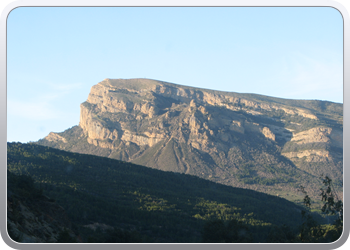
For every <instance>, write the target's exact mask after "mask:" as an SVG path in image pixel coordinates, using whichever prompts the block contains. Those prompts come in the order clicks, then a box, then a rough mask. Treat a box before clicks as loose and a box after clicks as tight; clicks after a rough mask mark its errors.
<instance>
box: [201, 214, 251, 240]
mask: <svg viewBox="0 0 350 250" xmlns="http://www.w3.org/2000/svg"><path fill="white" fill-rule="evenodd" d="M252 240H253V239H252V235H251V233H250V232H249V227H248V225H246V224H243V222H242V221H237V220H235V219H233V220H229V221H226V222H224V221H223V220H219V219H215V220H210V221H208V222H206V223H205V225H204V227H203V231H202V242H205V243H248V242H252Z"/></svg>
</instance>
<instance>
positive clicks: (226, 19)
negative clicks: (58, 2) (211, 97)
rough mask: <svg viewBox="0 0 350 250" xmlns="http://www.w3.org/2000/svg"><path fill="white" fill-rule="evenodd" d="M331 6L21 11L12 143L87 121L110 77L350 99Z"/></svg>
mask: <svg viewBox="0 0 350 250" xmlns="http://www.w3.org/2000/svg"><path fill="white" fill-rule="evenodd" d="M342 22H343V20H342V17H341V14H340V13H339V12H338V11H337V10H336V9H333V8H330V7H284V8H283V7H246V8H244V7H224V8H221V7H213V8H212V7H177V8H174V7H171V8H166V7H146V8H135V7H131V8H126V7H114V8H105V7H96V8H92V7H73V8H69V7H21V8H17V9H15V10H13V11H12V12H11V13H10V14H9V17H8V22H7V141H10V142H12V141H20V142H28V141H37V140H39V139H41V138H43V137H45V136H46V135H47V134H48V133H50V132H51V131H53V132H62V131H64V130H66V129H67V128H69V127H72V126H74V125H78V123H79V112H80V110H79V105H80V103H82V102H84V101H85V100H86V99H87V96H88V94H89V92H90V89H91V87H92V86H93V85H95V84H97V83H98V82H100V81H102V80H103V79H105V78H151V79H156V80H162V81H167V82H172V83H177V84H182V85H188V86H193V87H201V88H208V89H216V90H222V91H231V92H239V93H257V94H262V95H269V96H275V97H281V98H289V99H318V100H327V101H332V102H338V103H342V102H343V23H342Z"/></svg>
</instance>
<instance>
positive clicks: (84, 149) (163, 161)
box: [38, 79, 343, 193]
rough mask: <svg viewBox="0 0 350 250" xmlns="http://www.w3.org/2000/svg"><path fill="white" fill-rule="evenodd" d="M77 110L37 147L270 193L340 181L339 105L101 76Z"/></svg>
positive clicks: (341, 117)
mask: <svg viewBox="0 0 350 250" xmlns="http://www.w3.org/2000/svg"><path fill="white" fill-rule="evenodd" d="M80 109H81V112H80V122H79V126H76V127H73V128H71V129H68V130H66V131H65V132H63V133H50V134H49V135H48V136H47V137H46V138H44V139H43V140H40V141H39V142H38V143H39V144H42V145H48V146H53V147H57V148H60V149H64V150H69V151H74V152H80V153H89V154H96V155H100V156H105V157H111V158H115V159H120V160H124V161H131V162H134V163H137V164H140V165H144V166H148V167H152V168H157V169H161V170H166V171H174V172H181V173H186V174H192V175H197V176H200V177H202V178H206V179H210V180H213V181H216V182H220V183H224V184H227V185H232V186H237V187H245V188H252V189H255V190H260V191H263V192H270V193H272V191H271V190H273V189H277V188H279V189H281V190H285V191H288V190H296V186H297V184H296V183H299V181H298V180H297V178H299V179H300V178H303V180H314V179H315V178H316V179H317V178H318V176H319V175H320V174H322V173H324V174H328V175H330V176H331V177H333V178H335V179H337V180H340V179H341V178H342V175H343V169H342V164H343V158H342V148H343V141H342V138H343V132H342V131H343V126H342V122H343V106H342V104H337V103H331V102H323V101H317V100H312V101H307V100H287V99H280V98H274V97H268V96H262V95H255V94H240V93H233V92H222V91H215V90H208V89H200V88H193V87H188V86H183V85H178V84H173V83H168V82H163V81H156V80H150V79H105V80H103V81H102V82H99V83H98V84H96V85H94V86H93V87H92V88H91V91H90V94H89V96H88V97H87V100H86V102H84V103H82V104H81V106H80ZM269 180H270V181H269ZM286 180H289V181H288V182H294V184H293V186H290V185H286V184H285V181H286ZM264 183H265V184H264ZM266 183H270V184H269V185H266ZM309 183H316V181H309ZM315 185H316V184H315ZM306 186H307V185H306ZM310 188H311V187H310ZM313 188H315V186H314V187H313ZM316 190H318V188H316Z"/></svg>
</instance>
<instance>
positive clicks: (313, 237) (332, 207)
mask: <svg viewBox="0 0 350 250" xmlns="http://www.w3.org/2000/svg"><path fill="white" fill-rule="evenodd" d="M321 179H322V183H323V184H324V186H325V188H321V189H320V190H321V197H322V201H323V202H324V204H323V206H322V212H323V213H325V214H330V215H336V216H337V219H336V220H335V222H334V223H333V225H332V226H331V227H325V226H321V225H319V224H318V223H317V222H316V221H315V220H314V219H313V218H312V216H311V212H310V207H311V199H310V197H309V196H308V195H307V193H306V191H305V189H304V187H303V186H300V189H299V190H300V191H301V192H302V193H303V194H304V195H305V196H304V199H303V203H304V206H305V208H306V210H303V211H302V212H301V215H302V217H303V223H302V225H301V227H300V234H299V237H298V238H299V240H300V241H301V242H333V241H335V240H337V239H338V238H339V237H340V236H341V234H342V231H343V202H342V201H341V200H339V198H338V195H337V193H336V191H335V189H334V187H333V185H332V180H331V179H330V178H329V177H328V176H325V177H324V176H321Z"/></svg>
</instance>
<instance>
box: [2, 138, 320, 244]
mask: <svg viewBox="0 0 350 250" xmlns="http://www.w3.org/2000/svg"><path fill="white" fill-rule="evenodd" d="M7 148H8V159H7V162H8V170H9V171H10V172H11V173H12V174H16V175H26V176H30V177H31V178H32V179H33V180H34V182H35V187H36V188H37V189H38V190H41V191H42V192H43V194H45V195H46V196H48V197H50V198H51V199H53V200H55V201H56V202H57V203H58V204H59V205H61V206H62V207H63V208H64V210H65V213H66V214H67V216H68V217H69V220H70V221H71V222H72V223H73V227H72V228H73V231H74V233H75V234H76V235H78V236H79V237H81V239H82V241H83V242H108V241H109V242H110V241H113V240H114V241H118V242H202V241H203V240H204V239H203V235H204V233H205V232H208V226H207V225H208V223H211V222H213V220H219V221H221V222H220V223H229V222H230V221H231V223H233V222H232V221H235V223H238V224H237V225H240V227H242V228H244V229H245V230H246V231H247V235H246V236H247V237H245V238H244V239H241V240H243V241H251V242H267V241H269V239H270V238H271V235H270V234H271V232H274V231H273V230H276V227H286V228H288V230H290V231H291V232H293V233H294V234H297V232H298V230H299V226H300V224H301V223H302V217H301V210H302V209H303V208H302V207H301V206H299V205H296V204H294V203H292V202H290V201H287V200H285V199H283V198H279V197H276V196H271V195H267V194H264V193H260V192H256V191H252V190H247V189H241V188H233V187H229V186H225V185H222V184H218V183H214V182H211V181H208V180H204V179H201V178H199V177H195V176H191V175H185V174H179V173H173V172H164V171H160V170H156V169H151V168H147V167H143V166H139V165H135V164H131V163H128V162H123V161H118V160H113V159H109V158H103V157H98V156H92V155H82V154H77V153H70V152H66V151H61V150H57V149H53V148H49V147H43V146H38V145H35V144H21V143H8V147H7ZM315 218H318V219H319V220H320V221H322V218H321V217H320V216H316V217H315ZM206 228H207V229H206ZM271 230H272V231H271ZM209 231H210V230H209ZM269 235H270V236H269ZM269 237H270V238H269Z"/></svg>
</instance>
